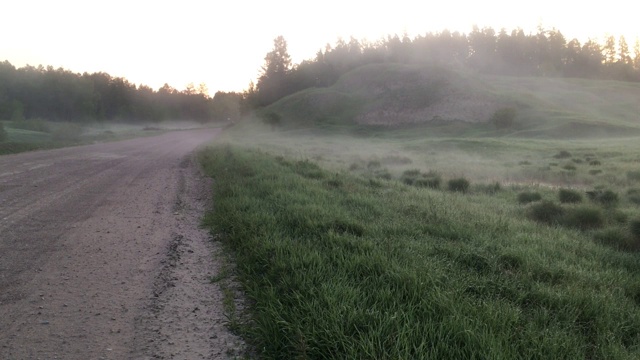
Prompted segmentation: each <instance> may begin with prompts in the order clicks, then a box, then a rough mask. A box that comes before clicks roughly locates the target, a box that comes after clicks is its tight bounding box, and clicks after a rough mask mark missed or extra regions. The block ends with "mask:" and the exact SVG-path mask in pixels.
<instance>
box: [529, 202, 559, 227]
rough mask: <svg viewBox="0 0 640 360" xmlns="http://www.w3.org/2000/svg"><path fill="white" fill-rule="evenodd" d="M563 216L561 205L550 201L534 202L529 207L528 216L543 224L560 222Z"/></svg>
mask: <svg viewBox="0 0 640 360" xmlns="http://www.w3.org/2000/svg"><path fill="white" fill-rule="evenodd" d="M563 216H564V209H563V208H562V206H560V205H558V204H556V203H554V202H551V201H543V202H540V203H536V204H533V205H531V207H530V208H529V217H530V218H531V219H533V220H535V221H538V222H542V223H545V224H560V223H562V217H563Z"/></svg>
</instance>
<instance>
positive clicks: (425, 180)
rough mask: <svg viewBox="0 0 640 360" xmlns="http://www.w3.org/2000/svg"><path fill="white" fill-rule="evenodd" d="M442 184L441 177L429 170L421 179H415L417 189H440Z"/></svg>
mask: <svg viewBox="0 0 640 360" xmlns="http://www.w3.org/2000/svg"><path fill="white" fill-rule="evenodd" d="M441 182H442V176H441V175H440V174H439V173H437V172H435V171H433V170H431V171H429V172H428V173H426V174H422V179H417V180H416V181H415V185H416V186H419V187H428V188H432V189H438V188H440V183H441Z"/></svg>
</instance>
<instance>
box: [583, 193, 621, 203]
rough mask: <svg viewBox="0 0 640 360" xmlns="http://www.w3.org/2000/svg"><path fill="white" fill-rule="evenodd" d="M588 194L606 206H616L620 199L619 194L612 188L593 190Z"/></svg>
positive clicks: (593, 199) (590, 197)
mask: <svg viewBox="0 0 640 360" xmlns="http://www.w3.org/2000/svg"><path fill="white" fill-rule="evenodd" d="M587 196H588V197H589V199H591V200H592V201H594V202H597V203H600V204H602V205H604V206H614V205H616V204H617V203H618V201H620V198H619V197H618V194H617V193H615V192H613V191H611V190H600V189H598V190H592V191H587Z"/></svg>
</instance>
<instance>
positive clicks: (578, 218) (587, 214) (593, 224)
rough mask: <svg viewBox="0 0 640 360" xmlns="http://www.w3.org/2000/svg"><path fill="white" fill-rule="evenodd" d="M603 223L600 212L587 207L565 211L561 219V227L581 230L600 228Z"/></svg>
mask: <svg viewBox="0 0 640 360" xmlns="http://www.w3.org/2000/svg"><path fill="white" fill-rule="evenodd" d="M604 223H605V218H604V215H603V213H602V210H601V209H599V208H594V207H588V206H580V207H575V208H569V209H567V210H566V212H565V215H564V219H563V225H565V226H569V227H573V228H578V229H581V230H589V229H597V228H601V227H602V226H603V225H604Z"/></svg>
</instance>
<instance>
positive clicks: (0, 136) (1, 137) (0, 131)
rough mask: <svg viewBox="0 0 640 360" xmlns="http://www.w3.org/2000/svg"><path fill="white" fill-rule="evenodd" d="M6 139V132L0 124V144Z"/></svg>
mask: <svg viewBox="0 0 640 360" xmlns="http://www.w3.org/2000/svg"><path fill="white" fill-rule="evenodd" d="M7 137H8V134H7V130H5V129H4V124H2V123H1V122H0V142H3V141H6V140H7Z"/></svg>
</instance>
